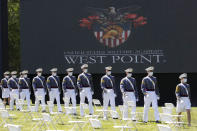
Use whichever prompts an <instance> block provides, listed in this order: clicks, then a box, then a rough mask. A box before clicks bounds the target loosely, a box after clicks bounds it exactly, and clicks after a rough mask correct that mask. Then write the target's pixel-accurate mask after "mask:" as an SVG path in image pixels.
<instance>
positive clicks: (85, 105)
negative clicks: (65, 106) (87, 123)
mask: <svg viewBox="0 0 197 131" xmlns="http://www.w3.org/2000/svg"><path fill="white" fill-rule="evenodd" d="M81 105H82V108H83V110H84V113H85V116H86V115H89V114H88V113H87V110H88V109H89V105H88V104H86V103H81Z"/></svg>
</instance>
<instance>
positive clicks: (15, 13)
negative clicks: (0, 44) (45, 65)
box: [8, 0, 20, 70]
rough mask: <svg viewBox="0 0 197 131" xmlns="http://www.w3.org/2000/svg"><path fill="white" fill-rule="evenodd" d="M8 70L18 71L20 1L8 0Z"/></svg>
mask: <svg viewBox="0 0 197 131" xmlns="http://www.w3.org/2000/svg"><path fill="white" fill-rule="evenodd" d="M8 57H9V58H8V59H9V63H8V66H9V69H10V70H19V69H20V0H8Z"/></svg>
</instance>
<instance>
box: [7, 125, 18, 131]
mask: <svg viewBox="0 0 197 131" xmlns="http://www.w3.org/2000/svg"><path fill="white" fill-rule="evenodd" d="M6 127H8V130H9V131H21V125H13V124H7V125H6Z"/></svg>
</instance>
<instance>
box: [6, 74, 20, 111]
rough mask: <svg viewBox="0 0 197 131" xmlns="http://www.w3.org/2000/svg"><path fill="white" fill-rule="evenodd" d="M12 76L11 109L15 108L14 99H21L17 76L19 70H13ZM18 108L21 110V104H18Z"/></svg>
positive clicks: (9, 83)
mask: <svg viewBox="0 0 197 131" xmlns="http://www.w3.org/2000/svg"><path fill="white" fill-rule="evenodd" d="M11 75H12V77H11V78H10V79H9V80H8V88H9V89H10V109H11V110H13V109H14V101H15V102H17V101H18V99H19V91H18V89H19V85H18V78H17V71H12V72H11ZM16 108H17V109H18V110H19V106H18V105H16Z"/></svg>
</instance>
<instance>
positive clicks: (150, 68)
mask: <svg viewBox="0 0 197 131" xmlns="http://www.w3.org/2000/svg"><path fill="white" fill-rule="evenodd" d="M145 70H146V71H153V70H154V67H153V66H150V67H148V68H146V69H145Z"/></svg>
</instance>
